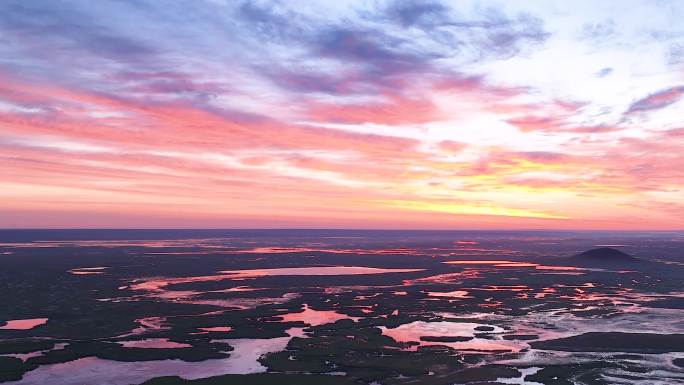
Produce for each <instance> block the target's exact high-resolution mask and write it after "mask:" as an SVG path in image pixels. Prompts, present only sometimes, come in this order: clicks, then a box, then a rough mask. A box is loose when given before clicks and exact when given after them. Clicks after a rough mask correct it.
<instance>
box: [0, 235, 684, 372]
mask: <svg viewBox="0 0 684 385" xmlns="http://www.w3.org/2000/svg"><path fill="white" fill-rule="evenodd" d="M426 234H427V233H426ZM382 237H383V236H377V237H375V238H374V237H373V236H358V237H357V236H353V237H345V236H340V237H318V236H312V235H311V234H309V233H308V232H304V233H301V234H299V235H298V236H297V237H292V238H289V237H282V238H278V236H274V237H269V238H268V239H261V238H258V237H251V236H244V237H240V236H235V237H223V238H203V239H184V240H153V241H127V240H118V241H68V242H67V241H50V242H37V243H36V242H31V243H26V244H20V243H8V244H5V245H2V244H0V252H1V253H2V254H3V255H8V254H12V253H15V254H22V253H23V254H26V255H29V253H30V252H34V253H35V254H36V255H42V254H47V253H49V252H50V251H49V250H46V249H49V248H55V251H54V253H55V255H60V256H61V255H74V256H75V257H73V258H78V257H76V256H78V255H80V256H83V259H79V260H77V261H76V260H66V262H65V264H64V266H61V267H60V268H59V270H58V271H59V272H65V271H68V272H69V274H59V277H58V278H59V279H63V281H61V282H54V283H52V284H53V285H52V286H50V287H51V288H55V290H59V289H60V288H62V289H63V288H67V289H68V290H63V292H66V293H69V290H72V289H78V292H79V293H81V294H83V296H82V297H79V298H78V301H80V300H82V299H87V298H86V297H87V296H88V295H90V294H89V293H93V294H92V296H93V297H94V298H93V299H92V301H90V302H88V303H89V304H93V306H94V307H96V308H97V312H93V315H92V317H91V314H90V308H88V306H85V305H84V304H81V303H80V302H78V301H71V302H70V300H69V296H68V295H67V296H63V297H59V296H57V295H55V298H58V299H59V301H60V303H58V304H53V303H51V302H49V301H46V302H42V303H40V304H39V305H36V308H35V309H31V306H33V304H32V303H28V302H27V303H28V304H27V303H21V304H19V305H21V306H24V307H25V308H26V309H29V310H30V311H22V312H21V313H18V314H14V315H12V316H7V317H8V318H21V317H22V316H25V317H28V316H32V314H36V315H40V316H44V317H50V322H49V324H48V325H47V326H46V327H43V328H38V329H36V331H35V332H30V329H31V328H33V327H36V326H38V325H40V324H42V323H45V322H47V318H41V319H28V320H22V319H16V320H12V321H9V322H8V324H7V325H5V326H2V327H0V329H4V330H29V331H27V332H11V331H3V332H2V334H3V336H4V335H9V336H13V337H12V338H15V337H14V336H16V335H20V336H21V335H24V336H30V337H33V338H36V337H41V338H43V337H45V335H46V334H47V332H51V333H52V332H54V333H55V335H53V336H52V337H53V338H56V339H57V340H59V341H67V340H68V341H69V342H74V341H76V340H80V338H81V337H80V336H73V335H72V336H69V337H64V338H62V337H63V335H62V334H61V333H67V334H68V333H69V330H73V329H78V328H79V327H80V325H84V328H87V327H89V325H88V323H90V321H93V322H92V324H94V328H95V329H97V331H96V332H97V334H98V337H97V338H92V339H91V340H88V339H87V338H84V339H83V341H79V342H84V343H87V342H88V341H97V340H99V339H100V338H103V339H104V340H105V341H118V343H119V344H120V345H122V346H123V347H126V348H131V349H134V348H138V349H162V348H167V349H187V348H189V347H190V346H191V345H190V344H188V343H182V342H174V341H183V342H184V341H193V342H192V344H193V345H194V346H193V349H198V350H202V349H208V348H205V347H203V346H204V345H206V344H207V343H208V342H209V341H214V342H223V343H227V344H228V345H230V346H232V347H233V348H234V349H235V350H233V351H230V352H226V353H227V354H229V355H230V357H229V358H224V359H211V360H205V361H202V362H184V361H180V360H159V361H146V362H116V361H108V360H103V359H97V358H92V357H91V358H81V359H77V360H74V361H72V362H68V363H64V364H53V365H41V366H39V367H38V368H37V369H35V370H33V371H30V372H28V373H27V374H26V375H25V379H24V380H22V381H20V382H18V383H17V384H18V385H19V384H21V385H25V384H44V383H56V384H64V385H70V384H71V385H82V384H113V385H119V384H121V385H123V384H133V383H141V382H142V381H144V380H146V379H149V378H151V377H155V376H162V375H163V376H168V375H181V376H183V377H185V378H200V377H209V376H213V375H220V374H229V373H233V374H238V373H240V374H242V373H256V372H263V371H266V370H267V369H268V368H266V367H265V366H264V365H269V364H270V365H272V367H271V368H270V369H271V370H272V371H273V370H278V369H277V365H280V363H278V362H277V360H281V359H283V358H284V359H287V357H288V355H289V353H290V351H291V352H292V354H293V355H292V356H290V357H291V359H293V360H294V359H296V357H308V358H307V360H308V359H312V360H313V359H314V357H316V355H317V354H323V353H321V352H324V353H325V357H324V360H325V361H329V362H324V364H325V365H326V366H328V364H329V369H331V373H329V374H333V373H335V374H338V375H346V376H349V377H353V376H354V375H358V373H359V372H363V371H362V370H361V369H359V368H358V367H356V366H354V365H347V366H345V362H347V363H348V362H349V361H345V360H348V359H349V357H341V356H343V355H344V354H342V353H337V352H347V351H349V350H350V349H351V354H353V355H355V357H354V358H358V357H357V356H363V355H364V354H366V353H367V352H371V353H369V355H368V356H367V357H372V358H371V359H376V357H383V359H384V358H386V357H390V356H392V355H393V354H397V353H399V354H401V355H407V356H410V355H411V354H414V353H409V352H412V351H416V350H420V353H418V354H417V355H416V357H419V356H420V357H422V358H425V357H428V356H429V357H437V356H439V355H440V354H447V355H449V356H456V355H457V354H456V352H458V354H471V355H470V356H468V357H467V359H468V360H475V359H477V360H478V362H476V363H472V365H473V366H475V367H480V366H482V365H486V364H502V365H504V364H505V365H510V367H514V368H516V369H517V370H519V371H520V373H521V375H520V376H513V377H509V378H498V379H496V382H497V383H507V384H529V385H538V383H536V382H531V381H526V380H525V376H528V375H533V374H535V373H536V374H537V376H539V375H540V373H538V371H539V370H544V367H545V366H547V365H551V364H558V365H568V364H573V365H575V364H577V365H579V364H581V363H582V362H601V361H607V362H619V363H620V364H621V365H622V364H624V363H625V362H628V363H629V365H634V367H636V368H637V369H638V370H640V371H638V372H637V371H636V369H635V371H634V372H630V371H629V370H627V369H623V368H607V367H601V368H598V369H596V368H594V369H591V370H592V371H593V372H592V373H593V374H597V373H599V372H600V376H602V377H601V378H602V379H603V380H605V381H606V383H635V384H665V383H677V382H680V383H681V382H683V380H684V378H682V377H684V374H682V370H681V369H680V368H677V367H675V366H674V365H673V364H672V360H673V359H674V358H681V357H682V354H681V353H671V354H655V355H650V356H649V355H647V354H641V353H639V354H632V355H630V356H629V357H627V358H625V357H622V358H616V355H615V353H592V352H560V351H551V350H539V349H536V348H532V347H531V346H537V347H539V346H541V345H538V344H535V342H537V341H543V340H550V339H557V338H564V337H570V336H576V335H579V334H583V333H586V332H592V331H595V332H632V333H634V332H644V333H655V334H682V333H683V332H684V321H683V320H684V310H683V309H682V307H683V305H682V302H681V298H682V296H683V294H682V287H681V274H680V275H679V276H678V277H677V279H675V280H672V279H671V278H667V275H668V274H670V275H674V274H673V273H672V271H674V272H675V273H676V272H677V271H681V270H676V269H678V268H679V266H680V264H681V263H682V260H681V250H682V249H683V246H684V245H683V244H682V243H681V242H684V238H682V237H679V238H676V237H671V239H670V238H667V237H656V238H654V239H651V240H650V241H649V242H650V243H646V242H644V243H643V245H646V246H641V245H642V244H641V243H639V244H636V243H635V242H634V241H632V240H630V239H627V238H625V237H622V238H621V237H617V236H616V237H614V238H609V237H607V236H602V237H594V238H592V236H590V235H587V234H585V235H583V236H582V237H579V236H570V235H563V234H555V235H547V234H534V235H529V234H518V235H515V234H514V235H510V234H509V235H506V234H504V235H492V236H490V235H487V234H485V233H482V234H478V233H468V234H465V233H464V234H455V235H449V234H446V233H445V234H438V235H429V234H427V235H420V234H418V235H411V234H408V235H401V236H396V237H394V238H391V239H390V240H387V239H385V238H382ZM644 239H645V238H644ZM677 239H678V240H677ZM640 242H641V240H640ZM676 242H680V243H676ZM625 244H629V245H630V251H634V254H635V255H637V256H639V257H640V261H641V262H644V261H650V262H652V263H653V264H654V266H655V264H658V265H657V266H655V267H653V270H645V268H644V266H643V265H630V266H624V265H615V266H603V265H600V267H601V268H600V269H599V268H592V267H588V266H591V265H590V264H587V265H586V266H585V265H583V264H582V263H580V262H575V261H576V260H574V259H573V258H566V257H568V256H571V255H574V254H576V253H577V252H581V251H584V250H587V249H588V248H591V247H593V246H594V245H602V246H605V247H609V246H613V247H615V246H618V245H625ZM31 248H36V250H32V249H31ZM79 248H84V249H82V250H81V249H79ZM38 249H40V250H38ZM102 249H105V250H104V251H103V250H102ZM74 250H77V251H78V252H74ZM81 251H83V252H81ZM113 255H116V256H117V258H112V256H113ZM549 256H552V257H549ZM21 257H23V256H20V257H16V258H15V257H14V256H8V257H6V258H5V259H7V260H10V259H16V260H19V259H20V258H21ZM118 258H121V260H125V263H123V262H122V263H120V264H117V263H118V261H120V259H118ZM459 258H463V259H459ZM53 262H54V263H57V262H58V261H57V259H56V260H55V261H51V263H53ZM641 262H640V263H641ZM367 264H372V265H373V266H374V267H367V266H366V265H367ZM574 264H577V265H578V266H574ZM359 265H361V266H359ZM74 266H84V267H77V268H73V267H74ZM105 266H107V267H105ZM659 269H660V270H659ZM27 270H28V269H27ZM74 275H78V276H81V275H83V276H88V275H98V276H97V277H94V278H89V277H83V278H78V277H74ZM662 275H665V277H663V276H662ZM46 276H48V274H44V275H41V276H40V277H41V279H42V278H43V277H46ZM314 276H318V277H319V278H318V279H307V277H314ZM277 277H281V278H277ZM287 277H290V278H287ZM668 279H670V280H669V281H668ZM34 283H35V282H31V283H29V282H24V281H22V282H20V283H19V284H15V285H16V286H15V287H17V288H20V289H21V288H23V287H25V286H29V284H34ZM75 285H81V286H75ZM36 287H38V285H36ZM22 290H23V289H22ZM24 291H25V290H24ZM44 294H45V293H37V297H36V298H38V299H40V298H42V296H44ZM19 305H15V307H14V308H16V309H20V308H21V307H20V306H19ZM193 305H195V306H193ZM197 305H202V306H197ZM37 306H40V307H37ZM55 306H57V307H58V308H59V309H58V310H59V312H58V313H57V314H59V317H57V316H56V315H57V314H55V313H54V312H53V310H49V309H53V308H54V307H55ZM84 308H85V309H84ZM42 309H48V310H49V311H42ZM129 309H130V310H131V313H130V314H125V312H127V311H128V310H129ZM112 312H114V313H115V314H116V317H112V318H113V319H114V321H113V322H110V320H109V319H108V318H107V317H109V316H110V315H111V314H114V313H112ZM53 314H55V317H53ZM98 317H99V318H98ZM86 320H87V321H88V322H85V321H86ZM344 320H347V321H346V322H345V321H344ZM338 321H342V322H338ZM350 321H352V322H350ZM136 322H137V324H135V323H136ZM287 322H290V323H291V324H289V325H287V326H286V325H284V323H287ZM335 322H338V324H336V325H334V326H328V327H325V326H324V327H319V326H321V325H329V324H332V323H335ZM131 325H132V326H131ZM136 326H137V327H136ZM288 326H301V327H299V328H293V329H289V330H288V336H287V337H277V338H268V339H267V338H263V337H264V336H267V335H268V336H278V335H282V334H281V333H282V329H283V328H285V327H288ZM127 328H128V329H133V330H130V331H127V332H126V331H125V330H126V329H127ZM122 330H124V331H122ZM304 330H306V333H305V332H304ZM124 332H125V334H121V333H124ZM107 333H109V334H107ZM380 333H382V334H383V335H384V336H386V337H383V338H378V334H380ZM100 335H103V337H100ZM230 336H239V337H241V338H239V339H220V340H219V339H217V338H225V337H230ZM161 337H164V338H161ZM255 337H256V338H255ZM294 337H300V338H308V339H307V340H304V341H298V343H296V344H294V343H293V344H290V345H289V350H288V354H284V355H282V356H280V355H279V356H272V357H271V358H272V359H273V361H269V360H264V363H263V364H262V363H260V362H259V361H258V358H259V357H260V356H261V355H263V354H265V353H269V352H278V351H282V350H283V349H288V344H289V343H290V341H291V340H292V338H294ZM387 337H388V338H392V339H394V340H395V341H397V342H399V343H400V344H401V347H402V349H403V350H398V349H397V346H396V345H395V344H392V343H389V344H388V341H389V340H388V338H387ZM122 339H126V341H121V340H122ZM130 339H137V340H135V341H132V340H130ZM195 341H196V342H195ZM378 341H379V342H378ZM375 343H378V344H380V345H381V346H377V345H374V344H375ZM319 344H320V345H319ZM327 344H329V345H327ZM385 345H389V346H385ZM216 346H217V345H213V347H212V348H211V349H220V347H216ZM218 346H220V345H218ZM428 346H429V347H433V348H430V349H422V348H421V347H428ZM434 346H445V347H449V348H451V349H454V350H455V351H454V350H448V349H436V348H434ZM636 348H637V349H638V347H636ZM41 349H42V347H41ZM117 349H118V350H121V349H120V348H117ZM325 349H330V351H332V352H335V353H334V354H328V353H327V352H326V350H325ZM354 349H359V350H357V351H358V352H359V354H358V355H357V354H355V353H356V351H354ZM185 352H187V350H184V351H175V352H172V353H178V354H183V353H185ZM144 353H145V354H152V353H156V354H160V356H164V355H162V354H161V353H162V352H159V351H154V352H153V351H146V352H144ZM163 353H166V352H163ZM84 354H88V353H84ZM472 354H477V355H478V356H477V358H476V357H474V356H472ZM611 354H612V355H611ZM40 355H45V356H48V355H49V353H47V351H35V352H28V353H21V354H11V356H13V357H18V358H21V359H24V360H27V359H28V360H29V363H30V362H31V360H30V359H31V358H32V357H37V356H40ZM337 355H340V357H337ZM273 357H275V358H273ZM435 359H436V360H437V358H435ZM380 361H382V360H378V362H380ZM308 363H309V361H305V362H299V363H297V365H299V364H302V365H303V366H297V368H298V369H296V370H293V371H294V372H297V373H308V372H309V369H311V370H312V371H313V370H317V367H316V366H312V367H311V368H309V367H307V366H306V365H308ZM373 364H374V362H370V363H369V362H363V365H370V367H373ZM367 367H369V366H364V368H367ZM624 368H628V369H629V366H627V364H625V366H624ZM337 369H339V370H337ZM373 369H374V370H375V369H378V368H375V367H373ZM382 370H383V369H378V372H379V373H381V374H379V377H378V379H377V382H376V383H378V384H381V383H385V382H388V381H389V382H392V383H397V384H405V383H421V381H423V380H427V379H425V378H420V377H416V378H410V377H409V376H397V375H396V373H394V372H390V371H388V372H382ZM449 370H451V372H449ZM573 370H575V369H573ZM577 370H580V369H577ZM431 372H434V373H433V374H434V375H436V376H437V377H433V378H438V377H439V376H440V375H449V374H453V368H448V369H445V370H444V371H443V372H442V373H440V369H439V368H438V367H435V368H431ZM355 373H356V374H355ZM388 373H389V374H388ZM385 374H387V375H388V376H387V377H383V378H380V377H382V376H383V375H385ZM541 374H543V372H542V373H541ZM629 376H631V377H629ZM353 378H354V380H356V379H358V377H353ZM568 378H570V377H568ZM626 378H629V380H626ZM493 380H494V379H490V381H493ZM537 381H540V380H537ZM425 382H428V381H425ZM540 382H541V381H540ZM359 383H364V382H363V381H359Z"/></svg>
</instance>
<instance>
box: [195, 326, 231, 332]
mask: <svg viewBox="0 0 684 385" xmlns="http://www.w3.org/2000/svg"><path fill="white" fill-rule="evenodd" d="M198 329H199V330H202V331H205V332H229V331H231V330H233V328H232V327H230V326H213V327H208V328H198Z"/></svg>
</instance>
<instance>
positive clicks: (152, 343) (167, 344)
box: [117, 338, 192, 349]
mask: <svg viewBox="0 0 684 385" xmlns="http://www.w3.org/2000/svg"><path fill="white" fill-rule="evenodd" d="M117 343H118V344H119V345H121V346H123V347H125V348H141V349H175V348H191V347H192V345H189V344H182V343H179V342H173V341H169V340H168V339H166V338H146V339H144V340H137V341H119V342H117Z"/></svg>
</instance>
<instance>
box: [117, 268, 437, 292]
mask: <svg viewBox="0 0 684 385" xmlns="http://www.w3.org/2000/svg"><path fill="white" fill-rule="evenodd" d="M423 270H424V269H383V268H377V267H362V266H313V267H283V268H273V269H246V270H225V271H220V272H219V273H218V274H214V275H203V276H195V277H179V278H164V277H157V278H148V279H143V280H137V281H135V282H137V283H134V284H132V285H131V286H130V288H131V289H132V290H145V291H158V290H161V289H162V288H163V287H165V286H168V285H172V284H178V283H190V282H211V281H222V280H229V279H232V280H240V279H246V278H258V277H266V276H300V275H305V276H327V275H364V274H386V273H411V272H416V271H423Z"/></svg>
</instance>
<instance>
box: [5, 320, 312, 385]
mask: <svg viewBox="0 0 684 385" xmlns="http://www.w3.org/2000/svg"><path fill="white" fill-rule="evenodd" d="M287 333H288V335H289V336H288V337H279V338H269V339H232V340H231V339H227V340H214V341H219V342H226V343H228V344H229V345H231V346H232V347H233V348H234V349H235V350H233V351H231V352H230V357H228V358H224V359H213V360H206V361H201V362H185V361H181V360H160V361H144V362H120V361H110V360H103V359H99V358H95V357H88V358H81V359H78V360H75V361H71V362H67V363H61V364H52V365H43V366H40V367H39V368H38V369H36V370H33V371H30V372H28V373H27V374H26V375H25V376H24V379H23V380H21V381H18V382H14V383H13V384H15V385H45V384H59V385H84V384H103V385H105V384H106V385H130V384H135V383H140V382H141V381H143V380H144V379H147V378H153V377H161V376H180V377H182V378H185V379H197V378H203V377H210V376H219V375H222V374H249V373H260V372H265V371H266V368H265V367H264V366H263V365H261V364H260V363H259V361H258V359H259V357H261V356H262V355H264V354H266V353H272V352H278V351H281V350H283V349H285V347H286V346H287V344H288V343H289V342H290V340H291V339H292V338H293V337H300V338H303V337H305V335H304V333H303V331H302V329H301V328H292V329H289V330H288V331H287Z"/></svg>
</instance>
